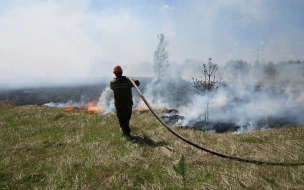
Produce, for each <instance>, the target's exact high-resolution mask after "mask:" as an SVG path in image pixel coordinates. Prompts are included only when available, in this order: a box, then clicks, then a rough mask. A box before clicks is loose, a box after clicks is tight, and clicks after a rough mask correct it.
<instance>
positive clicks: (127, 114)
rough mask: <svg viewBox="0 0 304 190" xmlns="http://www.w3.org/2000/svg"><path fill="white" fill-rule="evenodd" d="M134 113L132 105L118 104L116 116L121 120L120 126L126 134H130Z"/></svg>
mask: <svg viewBox="0 0 304 190" xmlns="http://www.w3.org/2000/svg"><path fill="white" fill-rule="evenodd" d="M131 115H132V105H128V106H119V107H118V106H116V116H117V118H118V121H119V125H120V128H121V130H122V132H123V134H125V135H130V132H131V128H130V119H131Z"/></svg>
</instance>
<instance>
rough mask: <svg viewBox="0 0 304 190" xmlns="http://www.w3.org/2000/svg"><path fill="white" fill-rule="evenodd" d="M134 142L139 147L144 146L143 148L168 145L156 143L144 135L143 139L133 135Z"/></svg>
mask: <svg viewBox="0 0 304 190" xmlns="http://www.w3.org/2000/svg"><path fill="white" fill-rule="evenodd" d="M132 142H133V143H137V144H139V145H143V146H145V145H146V146H152V147H158V146H165V145H168V143H167V142H165V141H159V142H156V141H154V140H152V139H151V138H150V137H148V136H147V135H143V137H141V136H137V135H132Z"/></svg>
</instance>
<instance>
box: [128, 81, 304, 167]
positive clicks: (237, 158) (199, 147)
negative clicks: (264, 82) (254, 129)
mask: <svg viewBox="0 0 304 190" xmlns="http://www.w3.org/2000/svg"><path fill="white" fill-rule="evenodd" d="M127 79H129V81H130V82H131V83H132V85H133V86H134V88H135V89H136V91H137V92H138V94H139V96H140V97H141V99H142V100H143V101H144V102H145V104H146V105H147V107H148V108H149V110H150V111H151V112H152V114H153V115H154V116H155V118H156V119H157V120H158V121H159V122H160V123H161V124H162V125H163V126H164V127H165V128H166V129H167V130H169V131H170V132H171V133H172V134H173V135H175V136H176V137H178V138H179V139H181V140H183V141H184V142H186V143H188V144H190V145H192V146H194V147H195V148H198V149H200V150H203V151H205V152H208V153H210V154H213V155H216V156H219V157H222V158H227V159H230V160H236V161H240V162H246V163H253V164H258V165H273V166H302V165H304V162H271V161H263V160H254V159H249V158H242V157H237V156H231V155H227V154H223V153H220V152H216V151H213V150H210V149H208V148H205V147H203V146H200V145H198V144H196V143H194V142H192V141H190V140H188V139H186V138H185V137H183V136H181V135H180V134H178V133H176V132H175V131H174V130H172V129H171V128H170V127H169V126H167V125H166V124H165V123H164V121H163V120H162V119H161V118H160V117H159V116H158V115H157V114H156V113H155V112H154V111H153V109H152V107H151V106H150V104H149V103H148V101H147V100H146V98H145V97H144V95H143V94H142V93H141V91H140V90H139V88H138V87H137V85H136V84H135V83H134V81H133V80H132V79H130V78H129V77H127Z"/></svg>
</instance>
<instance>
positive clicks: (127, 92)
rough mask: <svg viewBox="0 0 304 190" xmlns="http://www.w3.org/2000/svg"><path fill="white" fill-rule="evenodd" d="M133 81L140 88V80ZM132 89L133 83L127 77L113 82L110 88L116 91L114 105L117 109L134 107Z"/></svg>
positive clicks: (115, 79)
mask: <svg viewBox="0 0 304 190" xmlns="http://www.w3.org/2000/svg"><path fill="white" fill-rule="evenodd" d="M132 80H133V79H132ZM133 81H134V82H135V84H136V85H137V86H139V84H140V83H139V81H138V80H133ZM132 87H133V85H132V83H131V82H130V81H129V80H128V79H127V78H126V77H125V76H121V77H118V78H114V79H113V80H111V82H110V88H111V89H112V90H113V91H114V104H115V107H116V108H118V107H124V106H130V105H131V106H132V105H133V100H132V89H131V88H132Z"/></svg>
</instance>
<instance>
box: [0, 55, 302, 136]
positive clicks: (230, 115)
mask: <svg viewBox="0 0 304 190" xmlns="http://www.w3.org/2000/svg"><path fill="white" fill-rule="evenodd" d="M187 64H189V60H188V62H187ZM194 65H195V64H194ZM266 65H267V64H266ZM303 65H304V63H299V64H290V63H284V64H281V65H280V64H276V70H275V71H276V72H275V73H274V74H272V75H269V74H267V73H265V65H264V66H263V67H262V66H259V67H257V66H255V67H253V66H250V69H249V70H247V71H246V72H244V73H243V71H242V70H236V71H235V72H228V65H226V66H224V67H222V68H220V69H219V71H218V73H216V74H215V75H216V76H215V77H216V78H222V83H221V87H220V88H219V89H218V91H217V92H216V93H214V96H213V97H212V98H211V99H210V100H209V101H210V102H209V114H208V117H209V123H208V124H206V123H205V122H204V117H205V111H206V96H205V95H204V93H202V92H201V91H199V90H197V89H196V88H194V87H193V83H192V80H189V79H188V80H187V79H183V78H186V77H185V74H184V73H182V72H180V73H178V75H176V74H175V76H174V75H173V74H174V73H171V74H172V76H170V77H164V78H161V79H155V78H152V77H150V78H149V77H134V78H135V79H138V80H139V81H140V82H141V85H140V86H139V89H140V91H141V92H142V93H143V95H144V96H145V98H146V99H147V100H148V102H149V104H150V105H151V107H152V108H153V109H158V110H164V111H163V113H162V114H161V117H162V118H163V120H164V121H165V122H166V123H167V124H169V125H175V126H179V127H191V128H195V129H200V130H213V131H216V132H226V131H234V132H244V131H250V130H255V129H260V128H279V127H287V126H292V125H297V124H303V123H304V119H303V118H304V117H303V113H304V86H303V84H302V81H303V71H304V69H303ZM173 66H174V65H171V67H173ZM176 70H178V69H176ZM186 72H187V73H189V71H186ZM193 73H195V74H196V75H195V76H198V77H199V75H200V76H201V78H203V75H202V73H201V71H199V69H195V71H193ZM191 75H192V74H191V73H190V76H191ZM131 78H132V77H131ZM188 78H189V75H188ZM199 79H200V78H199ZM109 80H110V78H107V80H97V81H95V82H94V83H89V84H81V85H75V84H74V85H70V86H59V87H58V86H53V87H50V86H48V87H39V88H29V87H27V88H17V89H1V91H0V98H1V99H0V100H1V102H2V103H3V102H10V103H12V104H15V105H27V104H36V105H46V106H50V107H62V108H64V107H66V106H72V107H75V108H77V107H84V106H85V105H86V104H87V103H88V102H94V106H96V107H98V108H99V110H100V114H103V113H109V112H110V113H114V112H115V109H114V105H113V104H114V101H113V92H112V90H110V89H109V88H108V84H109ZM133 95H134V97H133V101H134V106H133V108H134V111H136V112H137V113H141V112H142V111H145V110H147V109H148V108H147V107H146V106H145V104H144V102H143V101H142V100H141V98H140V96H139V95H138V93H137V92H136V91H135V89H134V88H133Z"/></svg>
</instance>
